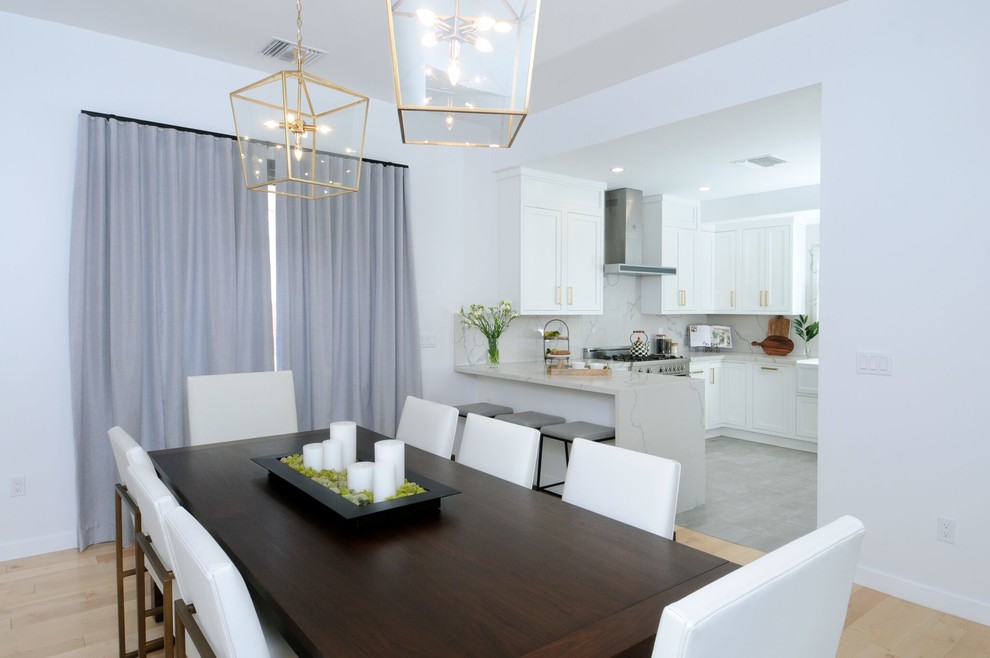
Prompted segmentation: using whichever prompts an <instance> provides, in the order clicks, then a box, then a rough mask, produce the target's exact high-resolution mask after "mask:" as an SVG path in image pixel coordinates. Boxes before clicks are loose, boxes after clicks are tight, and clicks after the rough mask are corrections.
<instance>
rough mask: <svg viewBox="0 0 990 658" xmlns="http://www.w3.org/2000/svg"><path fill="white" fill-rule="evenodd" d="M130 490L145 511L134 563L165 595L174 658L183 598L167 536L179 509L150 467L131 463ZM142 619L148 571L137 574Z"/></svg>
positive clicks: (166, 636)
mask: <svg viewBox="0 0 990 658" xmlns="http://www.w3.org/2000/svg"><path fill="white" fill-rule="evenodd" d="M127 476H128V477H127V491H128V493H130V494H131V497H132V498H133V499H134V502H135V503H137V506H138V509H140V510H141V531H140V532H138V533H136V534H135V537H134V539H135V541H134V562H135V564H137V565H142V564H143V565H146V569H147V571H148V573H150V574H151V578H152V579H153V580H154V581H155V584H156V585H157V586H158V590H159V591H160V592H162V618H163V633H162V637H163V640H164V647H165V657H166V658H172V656H173V645H172V639H173V622H172V612H173V602H174V600H175V599H176V598H180V597H181V592H180V591H179V588H178V587H175V586H174V580H175V579H174V577H173V575H172V572H173V569H174V564H175V558H174V557H173V554H172V545H171V543H170V542H169V540H168V536H167V535H166V534H165V516H166V515H167V514H168V513H169V512H171V511H172V510H173V509H175V508H176V507H178V506H179V503H178V502H176V500H175V497H174V496H173V495H172V492H171V491H169V490H168V487H166V486H165V484H164V483H163V482H162V481H161V480H160V479H158V473H156V472H155V469H154V468H151V467H150V466H148V465H147V464H131V465H130V466H129V467H128V468H127ZM135 598H136V599H137V606H138V619H144V618H145V617H146V616H147V615H146V613H147V612H148V610H147V608H146V607H145V602H146V599H145V591H144V569H140V570H139V571H138V574H137V592H136V596H135Z"/></svg>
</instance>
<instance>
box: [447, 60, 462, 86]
mask: <svg viewBox="0 0 990 658" xmlns="http://www.w3.org/2000/svg"><path fill="white" fill-rule="evenodd" d="M447 78H448V79H449V80H450V84H451V85H452V86H455V87H456V86H457V81H458V80H460V79H461V66H460V64H458V63H457V60H456V59H452V60H450V66H448V67H447Z"/></svg>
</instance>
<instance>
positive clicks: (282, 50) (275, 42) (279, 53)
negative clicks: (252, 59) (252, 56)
mask: <svg viewBox="0 0 990 658" xmlns="http://www.w3.org/2000/svg"><path fill="white" fill-rule="evenodd" d="M302 49H303V54H304V55H306V58H305V59H304V60H303V62H304V63H306V64H312V63H313V62H314V61H316V60H317V59H318V58H319V56H320V55H326V54H327V51H325V50H317V49H316V48H310V47H309V46H306V45H304V46H303V47H302ZM261 54H262V55H264V56H265V57H272V58H274V59H280V60H282V61H283V62H293V63H295V61H296V42H295V41H286V40H285V39H279V38H276V37H272V39H271V41H269V42H268V43H266V44H265V47H264V48H262V49H261Z"/></svg>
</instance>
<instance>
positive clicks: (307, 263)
mask: <svg viewBox="0 0 990 658" xmlns="http://www.w3.org/2000/svg"><path fill="white" fill-rule="evenodd" d="M407 176H408V169H407V168H405V167H399V166H391V165H383V164H379V163H370V162H365V163H364V165H363V170H362V174H361V187H360V190H359V191H358V192H356V193H353V194H345V195H341V196H337V197H333V198H331V199H326V200H321V201H304V200H300V199H296V198H293V197H283V196H280V197H279V198H278V201H277V203H276V209H277V210H276V215H277V217H278V229H277V233H276V235H277V237H276V257H275V262H276V280H277V286H276V287H277V292H276V299H277V305H278V311H277V316H278V327H277V329H276V332H277V337H276V343H277V348H278V362H279V368H284V369H291V370H292V372H293V375H294V377H295V385H296V407H297V409H298V412H299V429H300V430H303V429H314V428H320V427H327V426H328V425H329V423H330V422H331V421H334V420H353V421H356V422H357V423H358V424H359V425H363V426H365V427H370V428H372V429H374V430H376V431H379V432H382V433H384V434H388V435H390V436H393V435H394V432H395V428H396V425H397V423H398V417H399V414H401V411H402V403H403V402H404V400H405V398H406V395H417V396H419V395H421V390H422V375H421V369H420V357H419V322H418V319H417V313H416V299H415V286H414V281H413V263H412V247H411V245H410V238H409V219H408V217H407V210H406V209H407V204H406V179H407Z"/></svg>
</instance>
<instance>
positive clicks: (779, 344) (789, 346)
mask: <svg viewBox="0 0 990 658" xmlns="http://www.w3.org/2000/svg"><path fill="white" fill-rule="evenodd" d="M753 345H758V346H760V347H762V348H763V351H764V352H766V353H767V354H770V355H772V356H787V355H788V354H790V353H791V352H793V351H794V341H793V340H791V339H790V338H785V337H784V336H767V337H766V338H764V339H763V342H760V343H757V342H756V341H755V340H754V341H753Z"/></svg>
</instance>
